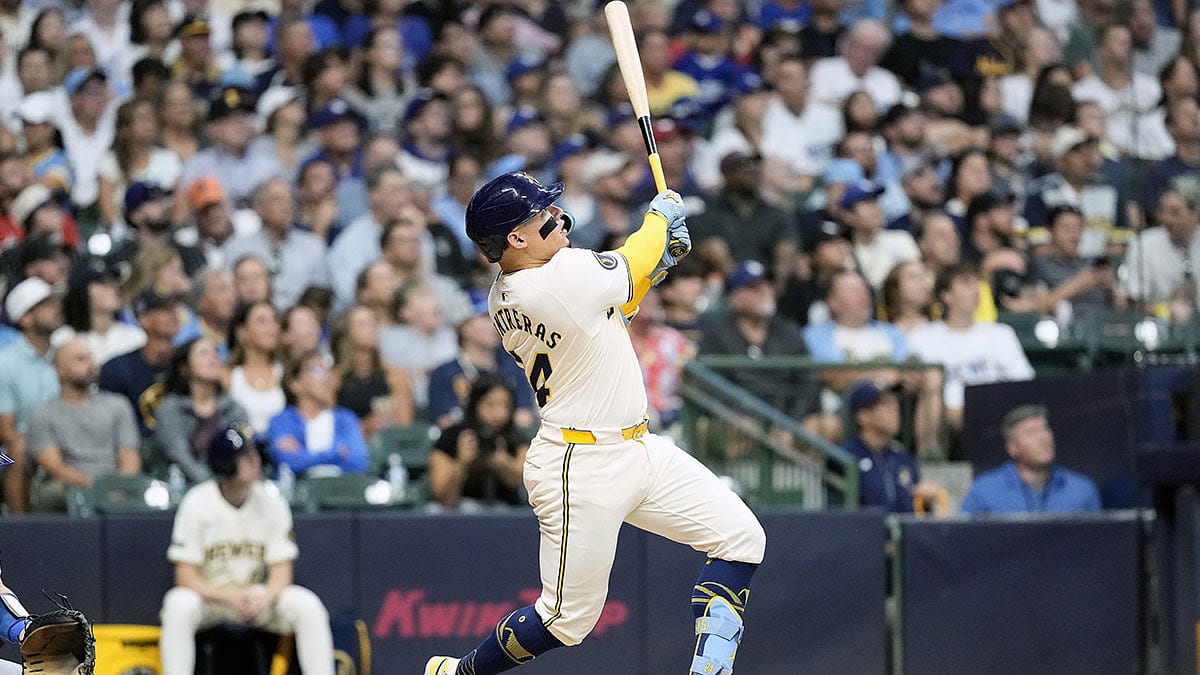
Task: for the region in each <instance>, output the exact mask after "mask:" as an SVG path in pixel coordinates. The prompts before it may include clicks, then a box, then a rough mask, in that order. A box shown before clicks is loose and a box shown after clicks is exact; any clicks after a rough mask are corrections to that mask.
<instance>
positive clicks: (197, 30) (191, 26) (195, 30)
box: [175, 14, 209, 38]
mask: <svg viewBox="0 0 1200 675" xmlns="http://www.w3.org/2000/svg"><path fill="white" fill-rule="evenodd" d="M208 34H209V28H208V18H207V17H205V16H204V15H203V14H189V15H187V16H185V17H183V21H180V22H179V27H178V28H176V29H175V36H176V37H180V38H188V37H196V36H199V35H208Z"/></svg>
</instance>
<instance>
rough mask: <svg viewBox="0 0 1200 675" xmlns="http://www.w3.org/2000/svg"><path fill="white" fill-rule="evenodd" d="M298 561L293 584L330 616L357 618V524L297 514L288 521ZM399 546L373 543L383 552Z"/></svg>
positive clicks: (348, 517) (341, 516)
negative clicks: (306, 591) (315, 598)
mask: <svg viewBox="0 0 1200 675" xmlns="http://www.w3.org/2000/svg"><path fill="white" fill-rule="evenodd" d="M292 522H293V525H294V528H295V531H296V544H297V545H298V546H299V547H300V557H299V558H297V559H296V563H295V566H294V568H293V571H294V573H295V580H296V583H297V584H300V585H301V586H304V587H305V588H308V589H310V590H311V591H312V592H313V593H316V594H317V595H318V596H319V597H320V598H321V601H322V602H324V603H325V607H326V609H328V610H329V613H330V614H357V609H358V583H359V578H358V565H357V563H356V560H357V558H358V555H359V551H358V538H357V536H356V533H355V530H356V529H357V526H358V523H357V520H356V518H355V515H354V514H353V513H348V512H347V513H321V514H300V513H297V514H295V516H294V517H293V519H292ZM398 543H400V542H394V541H389V540H384V541H377V542H374V544H373V545H374V546H375V547H377V548H379V549H381V550H383V551H387V550H388V549H390V548H392V547H393V546H395V545H397V544H398Z"/></svg>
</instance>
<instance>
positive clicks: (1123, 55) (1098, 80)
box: [1071, 23, 1162, 159]
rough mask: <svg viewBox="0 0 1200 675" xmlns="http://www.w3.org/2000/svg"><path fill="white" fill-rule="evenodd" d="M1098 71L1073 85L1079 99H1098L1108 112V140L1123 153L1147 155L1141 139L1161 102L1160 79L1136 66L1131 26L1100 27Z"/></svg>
mask: <svg viewBox="0 0 1200 675" xmlns="http://www.w3.org/2000/svg"><path fill="white" fill-rule="evenodd" d="M1096 52H1097V56H1098V58H1099V65H1098V66H1097V68H1096V71H1095V72H1094V73H1093V74H1091V75H1089V76H1087V77H1085V78H1083V79H1082V80H1080V81H1079V82H1077V83H1076V84H1075V86H1074V87H1072V88H1071V93H1072V94H1073V95H1074V97H1075V100H1076V101H1078V102H1083V101H1095V102H1096V103H1099V104H1100V107H1102V108H1104V112H1105V113H1107V115H1108V140H1110V141H1112V144H1113V145H1115V146H1116V147H1117V148H1118V149H1119V150H1121V151H1122V152H1124V153H1126V154H1129V155H1130V156H1132V157H1136V158H1139V159H1143V158H1145V159H1158V157H1147V156H1146V153H1145V150H1147V149H1146V148H1144V147H1142V144H1141V143H1140V142H1139V139H1140V138H1141V137H1142V136H1147V134H1148V132H1149V126H1148V125H1149V120H1150V117H1148V113H1150V111H1152V110H1154V108H1155V107H1156V106H1157V105H1158V100H1159V98H1160V97H1161V96H1162V89H1161V87H1159V84H1158V80H1157V79H1155V78H1154V77H1152V76H1150V75H1146V74H1145V73H1140V72H1138V71H1136V70H1134V69H1133V65H1132V64H1133V38H1132V37H1131V34H1130V32H1129V26H1126V25H1124V24H1118V23H1114V24H1110V25H1108V26H1105V27H1104V28H1102V29H1101V32H1100V38H1099V42H1098V48H1097V50H1096Z"/></svg>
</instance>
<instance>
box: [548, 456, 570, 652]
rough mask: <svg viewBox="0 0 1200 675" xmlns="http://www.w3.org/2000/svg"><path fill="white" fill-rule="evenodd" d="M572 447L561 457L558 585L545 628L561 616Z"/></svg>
mask: <svg viewBox="0 0 1200 675" xmlns="http://www.w3.org/2000/svg"><path fill="white" fill-rule="evenodd" d="M574 449H575V444H574V443H571V444H570V445H568V446H567V454H566V455H565V456H564V457H563V473H562V483H563V533H562V543H561V544H560V546H559V552H558V586H557V587H556V588H555V589H554V615H553V616H551V617H550V618H549V619H547V620H546V623H545V626H546V628H549V627H550V624H552V623H554V622H555V621H557V620H558V618H559V617H560V616H562V591H563V577H564V576H565V575H566V572H567V535H568V534H570V531H571V488H570V485H569V484H568V483H567V475H568V473H570V470H571V451H572V450H574Z"/></svg>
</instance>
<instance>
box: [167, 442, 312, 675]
mask: <svg viewBox="0 0 1200 675" xmlns="http://www.w3.org/2000/svg"><path fill="white" fill-rule="evenodd" d="M207 454H208V463H209V468H210V469H211V470H212V472H213V474H214V476H215V477H214V479H213V480H208V481H205V482H203V483H201V484H199V485H197V486H195V487H193V488H192V489H191V490H188V492H187V494H186V495H184V497H183V501H182V502H181V503H180V504H179V510H178V511H176V512H175V526H174V528H173V529H172V532H171V546H170V548H168V549H167V559H168V560H170V561H171V562H172V563H173V564H174V565H175V587H174V588H172V589H171V590H169V591H167V594H166V596H165V597H164V598H163V607H162V615H161V617H162V636H161V637H160V638H159V649H160V650H161V651H162V654H163V660H164V663H163V673H164V674H166V675H190V673H192V672H193V671H194V670H195V668H196V633H197V631H200V630H203V629H204V628H208V627H210V626H214V625H216V624H219V623H222V622H233V623H238V624H242V625H245V626H253V627H255V628H259V629H262V630H269V631H272V632H276V633H281V634H284V633H294V634H295V635H296V650H297V655H298V656H299V661H300V669H301V670H302V671H303V672H304V673H306V674H316V675H325V674H332V673H333V637H332V635H331V634H330V629H329V612H328V611H327V610H326V609H325V605H324V604H322V603H321V600H320V598H318V597H317V596H316V595H315V594H314V593H313V592H312V591H310V590H308V589H306V588H302V587H300V586H296V585H295V584H293V583H292V561H293V560H295V559H296V555H297V553H298V549H297V547H296V539H295V535H294V534H293V533H292V512H291V509H290V508H289V507H288V503H287V500H286V499H285V498H284V497H283V496H282V495H280V494H279V492H278V491H277V490H273V489H268V487H267V486H266V485H265V484H264V483H263V481H262V465H263V455H262V450H261V449H260V448H259V447H257V446H256V445H255V443H254V440H253V439H252V438H251V437H250V435H249V434H248V433H247V432H246V431H243V428H242V427H239V426H237V425H231V426H229V427H226V428H224V429H222V430H220V431H219V432H218V433H217V434H216V435H215V436H214V437H213V441H212V442H211V443H210V444H209V447H208V453H207Z"/></svg>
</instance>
